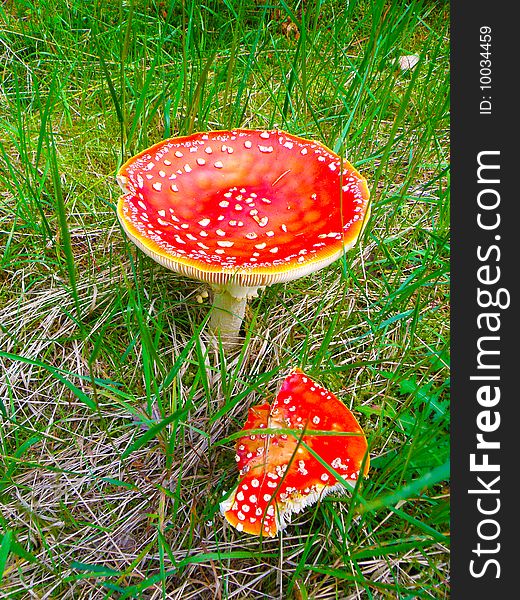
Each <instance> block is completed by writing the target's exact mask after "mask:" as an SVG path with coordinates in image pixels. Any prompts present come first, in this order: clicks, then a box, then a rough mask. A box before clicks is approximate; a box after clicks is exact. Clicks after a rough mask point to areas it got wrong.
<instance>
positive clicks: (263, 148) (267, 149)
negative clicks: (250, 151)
mask: <svg viewBox="0 0 520 600" xmlns="http://www.w3.org/2000/svg"><path fill="white" fill-rule="evenodd" d="M258 149H259V150H260V152H266V153H270V152H272V151H273V147H272V146H260V145H259V146H258Z"/></svg>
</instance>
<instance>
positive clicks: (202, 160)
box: [197, 158, 206, 167]
mask: <svg viewBox="0 0 520 600" xmlns="http://www.w3.org/2000/svg"><path fill="white" fill-rule="evenodd" d="M197 164H198V165H199V166H201V167H202V166H204V165H205V164H206V161H205V160H204V159H203V158H197Z"/></svg>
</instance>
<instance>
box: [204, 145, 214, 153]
mask: <svg viewBox="0 0 520 600" xmlns="http://www.w3.org/2000/svg"><path fill="white" fill-rule="evenodd" d="M204 152H205V153H206V154H212V153H213V150H212V149H211V146H206V147H205V148H204Z"/></svg>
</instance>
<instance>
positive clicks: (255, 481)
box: [251, 479, 260, 488]
mask: <svg viewBox="0 0 520 600" xmlns="http://www.w3.org/2000/svg"><path fill="white" fill-rule="evenodd" d="M259 485H260V481H258V479H251V486H252V487H254V488H257V487H258V486H259Z"/></svg>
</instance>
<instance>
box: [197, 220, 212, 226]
mask: <svg viewBox="0 0 520 600" xmlns="http://www.w3.org/2000/svg"><path fill="white" fill-rule="evenodd" d="M209 224H210V220H209V219H201V220H200V221H199V225H200V226H201V227H207V226H208V225H209Z"/></svg>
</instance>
